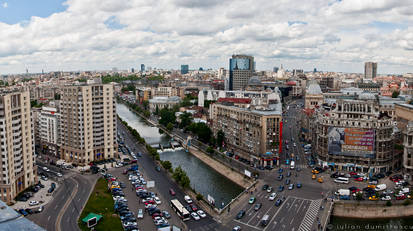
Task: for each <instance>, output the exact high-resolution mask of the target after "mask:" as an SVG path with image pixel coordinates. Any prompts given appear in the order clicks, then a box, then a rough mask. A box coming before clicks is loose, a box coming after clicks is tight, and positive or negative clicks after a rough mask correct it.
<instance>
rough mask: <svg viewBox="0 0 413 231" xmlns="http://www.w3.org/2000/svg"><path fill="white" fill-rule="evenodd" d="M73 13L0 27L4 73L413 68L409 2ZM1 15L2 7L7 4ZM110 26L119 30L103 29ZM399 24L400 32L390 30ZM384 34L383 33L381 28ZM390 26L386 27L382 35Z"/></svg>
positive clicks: (134, 6)
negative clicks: (375, 64) (247, 63)
mask: <svg viewBox="0 0 413 231" xmlns="http://www.w3.org/2000/svg"><path fill="white" fill-rule="evenodd" d="M65 4H67V10H66V11H64V12H60V13H55V14H52V15H51V16H49V17H47V18H39V17H32V18H31V19H30V21H28V22H26V23H20V24H14V25H8V24H5V23H1V22H0V31H2V35H1V36H0V70H1V71H2V73H9V72H13V73H14V72H24V70H25V69H24V68H25V66H28V67H29V69H30V70H32V71H40V70H41V69H45V70H48V71H50V70H80V69H83V70H86V69H87V70H95V69H110V68H111V67H113V66H117V67H118V68H128V67H137V66H138V64H140V63H145V64H147V66H157V67H164V68H176V69H177V68H179V66H180V64H181V63H188V64H189V65H190V66H195V67H198V66H203V67H212V68H218V67H227V66H228V58H229V57H230V56H231V55H232V54H234V53H247V54H251V55H254V56H255V57H256V60H257V68H258V69H272V67H273V66H278V65H280V64H281V63H285V64H288V66H289V67H291V68H304V69H306V70H310V69H312V68H314V67H318V69H321V70H323V69H324V70H331V71H348V72H362V70H363V62H365V61H368V60H374V61H379V67H380V62H383V64H384V65H383V66H382V67H383V68H379V72H382V73H386V72H396V73H403V72H407V71H411V69H412V68H413V52H411V51H412V50H413V43H412V42H411V41H413V29H412V28H409V27H408V26H409V25H412V23H413V13H412V12H411V10H410V9H412V7H413V0H405V1H398V0H363V1H359V0H345V1H332V0H313V1H299V0H280V1H268V0H237V1H235V0H225V1H222V0H220V1H218V0H212V1H201V0H173V1H171V0H118V1H111V0H68V1H66V3H65ZM3 7H4V3H3ZM110 19H116V23H118V24H120V25H122V27H120V28H118V29H116V30H114V29H113V28H112V29H111V28H109V27H108V26H107V25H105V22H107V20H110ZM393 24H394V29H393V28H392V25H393ZM382 27H383V28H382ZM384 27H386V28H384Z"/></svg>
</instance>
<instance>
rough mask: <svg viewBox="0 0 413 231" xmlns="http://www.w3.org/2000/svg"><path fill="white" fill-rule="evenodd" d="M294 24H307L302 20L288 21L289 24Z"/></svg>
mask: <svg viewBox="0 0 413 231" xmlns="http://www.w3.org/2000/svg"><path fill="white" fill-rule="evenodd" d="M294 24H301V25H307V24H308V23H307V22H304V21H288V25H289V26H291V25H294Z"/></svg>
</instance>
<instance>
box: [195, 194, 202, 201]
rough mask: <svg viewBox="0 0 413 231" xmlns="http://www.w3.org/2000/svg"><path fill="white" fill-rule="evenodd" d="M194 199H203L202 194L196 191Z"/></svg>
mask: <svg viewBox="0 0 413 231" xmlns="http://www.w3.org/2000/svg"><path fill="white" fill-rule="evenodd" d="M196 199H197V200H198V201H200V200H203V199H204V196H202V194H201V193H197V194H196Z"/></svg>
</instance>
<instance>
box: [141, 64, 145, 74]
mask: <svg viewBox="0 0 413 231" xmlns="http://www.w3.org/2000/svg"><path fill="white" fill-rule="evenodd" d="M144 71H145V64H141V72H144Z"/></svg>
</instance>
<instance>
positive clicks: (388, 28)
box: [368, 21, 407, 31]
mask: <svg viewBox="0 0 413 231" xmlns="http://www.w3.org/2000/svg"><path fill="white" fill-rule="evenodd" d="M368 26H373V27H376V28H378V29H381V30H386V31H392V30H395V29H401V30H405V29H407V25H406V24H404V23H391V22H381V21H373V22H371V23H369V24H368Z"/></svg>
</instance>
